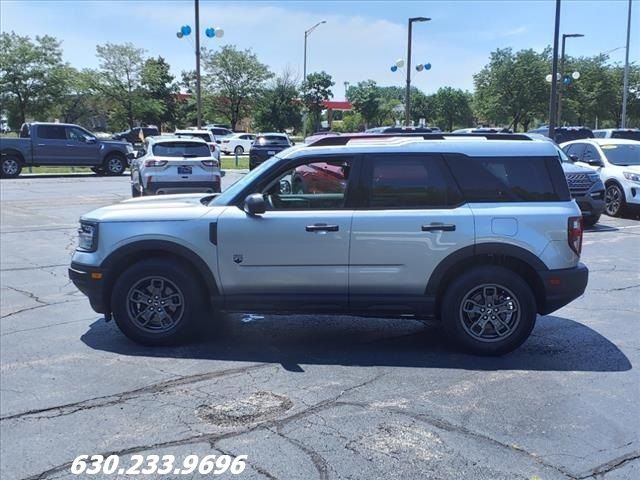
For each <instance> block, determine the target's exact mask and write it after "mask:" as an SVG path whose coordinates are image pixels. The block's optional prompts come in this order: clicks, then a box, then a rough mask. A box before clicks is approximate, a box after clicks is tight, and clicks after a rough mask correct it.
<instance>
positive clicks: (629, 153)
mask: <svg viewBox="0 0 640 480" xmlns="http://www.w3.org/2000/svg"><path fill="white" fill-rule="evenodd" d="M600 148H602V151H603V152H604V154H605V155H606V157H607V160H609V162H610V163H613V164H614V165H622V166H627V165H640V143H639V144H638V145H633V144H630V143H628V144H623V145H615V144H611V145H600Z"/></svg>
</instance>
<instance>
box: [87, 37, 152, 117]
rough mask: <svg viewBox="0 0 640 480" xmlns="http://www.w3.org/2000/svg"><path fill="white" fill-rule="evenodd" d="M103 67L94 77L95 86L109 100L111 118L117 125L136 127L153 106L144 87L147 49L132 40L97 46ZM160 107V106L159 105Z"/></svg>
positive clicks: (101, 66) (93, 86)
mask: <svg viewBox="0 0 640 480" xmlns="http://www.w3.org/2000/svg"><path fill="white" fill-rule="evenodd" d="M96 51H97V53H96V56H97V57H98V60H99V61H100V69H99V71H98V72H97V73H96V74H95V75H94V76H93V84H92V85H91V87H92V88H93V89H94V90H95V91H97V92H99V93H100V94H101V95H103V96H104V97H106V98H107V99H108V104H109V117H110V120H111V123H112V124H113V126H118V127H120V126H123V125H128V126H129V127H130V128H131V127H134V126H135V120H136V119H139V118H140V117H141V116H142V115H143V114H144V113H145V112H148V111H149V110H150V108H151V107H152V106H151V105H150V103H153V101H149V99H148V98H146V96H145V95H144V92H143V89H142V72H143V68H144V52H145V51H144V50H143V49H141V48H136V47H135V46H134V45H133V44H131V43H125V44H122V45H118V44H113V43H106V44H105V45H98V46H97V47H96ZM155 108H156V109H157V110H160V108H159V107H158V106H157V105H155Z"/></svg>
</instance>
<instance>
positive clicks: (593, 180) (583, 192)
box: [525, 133, 605, 227]
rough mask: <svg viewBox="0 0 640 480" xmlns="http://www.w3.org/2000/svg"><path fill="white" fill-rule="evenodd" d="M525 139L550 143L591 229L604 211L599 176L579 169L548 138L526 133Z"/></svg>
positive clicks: (573, 196)
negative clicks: (556, 153)
mask: <svg viewBox="0 0 640 480" xmlns="http://www.w3.org/2000/svg"><path fill="white" fill-rule="evenodd" d="M525 135H527V137H530V138H532V139H533V140H541V141H546V142H550V143H552V144H553V146H554V147H555V148H556V150H557V152H558V158H559V160H560V162H561V163H560V165H562V170H563V171H564V176H565V178H566V179H567V185H568V186H569V192H570V193H571V197H572V198H573V199H574V200H575V201H576V203H577V204H578V207H580V211H581V212H582V218H583V221H584V225H585V227H592V226H594V225H595V224H596V223H598V221H599V220H600V216H601V215H602V212H603V211H604V207H605V204H604V184H603V183H602V180H600V175H598V173H597V172H594V171H593V170H592V169H590V168H586V167H581V166H579V165H576V164H575V163H573V160H571V159H570V158H569V157H568V156H567V154H566V153H564V151H563V150H562V149H561V148H560V147H559V146H558V145H557V144H556V143H555V142H554V141H553V140H551V139H550V138H549V137H545V136H544V135H542V134H540V133H526V134H525Z"/></svg>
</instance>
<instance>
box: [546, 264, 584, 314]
mask: <svg viewBox="0 0 640 480" xmlns="http://www.w3.org/2000/svg"><path fill="white" fill-rule="evenodd" d="M538 275H539V276H540V280H541V282H542V286H543V292H542V293H543V295H542V300H541V302H540V305H538V313H540V314H541V315H547V314H549V313H551V312H554V311H556V310H558V309H559V308H562V307H564V306H565V305H567V304H568V303H570V302H572V301H573V300H575V299H576V298H578V297H579V296H580V295H582V294H583V293H584V291H585V289H586V288H587V282H588V280H589V269H588V268H587V267H586V265H584V264H583V263H579V264H578V265H577V266H576V267H574V268H566V269H562V270H546V271H538Z"/></svg>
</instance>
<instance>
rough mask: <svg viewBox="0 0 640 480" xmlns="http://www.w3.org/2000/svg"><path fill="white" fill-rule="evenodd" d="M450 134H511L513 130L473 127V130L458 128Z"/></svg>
mask: <svg viewBox="0 0 640 480" xmlns="http://www.w3.org/2000/svg"><path fill="white" fill-rule="evenodd" d="M451 133H513V130H510V129H508V128H502V127H496V128H493V127H475V128H459V129H458V130H454V131H453V132H451Z"/></svg>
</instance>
